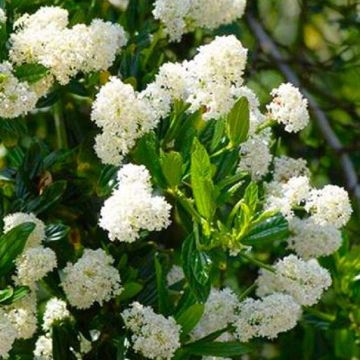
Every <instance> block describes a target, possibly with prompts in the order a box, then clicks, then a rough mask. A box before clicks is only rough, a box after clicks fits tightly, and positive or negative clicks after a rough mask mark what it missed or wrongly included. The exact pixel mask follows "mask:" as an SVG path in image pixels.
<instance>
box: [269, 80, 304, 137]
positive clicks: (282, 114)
mask: <svg viewBox="0 0 360 360" xmlns="http://www.w3.org/2000/svg"><path fill="white" fill-rule="evenodd" d="M271 95H272V96H273V97H274V99H273V101H272V102H271V103H270V104H269V105H268V106H267V110H268V112H269V116H270V118H271V119H273V120H276V121H277V122H278V123H281V124H283V125H285V130H286V131H287V132H290V133H291V132H298V131H300V130H302V129H304V128H305V127H306V125H307V124H308V123H309V113H308V109H307V100H306V99H304V98H303V96H302V95H301V93H300V91H299V89H297V88H296V87H295V86H293V85H292V84H290V83H287V84H281V85H280V86H279V87H278V88H277V89H274V90H272V92H271Z"/></svg>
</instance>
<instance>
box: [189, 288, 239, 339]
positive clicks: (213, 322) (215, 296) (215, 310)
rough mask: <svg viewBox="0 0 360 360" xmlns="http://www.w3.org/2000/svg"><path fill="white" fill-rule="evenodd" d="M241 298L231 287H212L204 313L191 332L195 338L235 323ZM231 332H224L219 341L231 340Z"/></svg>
mask: <svg viewBox="0 0 360 360" xmlns="http://www.w3.org/2000/svg"><path fill="white" fill-rule="evenodd" d="M238 307H239V300H238V298H237V296H236V295H235V294H234V292H233V291H232V290H231V289H230V288H225V289H222V290H219V289H215V288H212V289H211V292H210V295H209V297H208V299H207V300H206V303H205V309H204V314H203V316H202V317H201V319H200V321H199V323H198V324H197V325H196V327H195V329H194V330H193V331H192V332H191V334H190V335H191V337H192V338H193V339H194V340H197V339H200V338H202V337H205V336H207V335H209V334H211V333H213V332H215V331H217V330H221V329H223V328H225V327H226V326H228V325H229V324H231V323H233V322H234V321H235V320H236V318H237V316H236V312H237V309H238ZM231 339H232V335H231V334H230V333H228V332H227V333H224V334H222V335H221V336H220V338H218V339H217V340H218V341H225V340H227V341H228V340H231Z"/></svg>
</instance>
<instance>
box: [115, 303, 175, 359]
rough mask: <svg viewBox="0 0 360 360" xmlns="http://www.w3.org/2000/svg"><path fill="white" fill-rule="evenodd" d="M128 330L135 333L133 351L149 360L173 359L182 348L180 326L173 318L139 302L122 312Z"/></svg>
mask: <svg viewBox="0 0 360 360" xmlns="http://www.w3.org/2000/svg"><path fill="white" fill-rule="evenodd" d="M121 315H122V317H123V319H124V322H125V326H126V328H127V329H129V330H131V332H132V333H133V334H132V336H131V341H132V344H133V349H134V350H135V351H136V352H138V353H140V354H142V355H144V356H145V357H147V358H149V359H171V358H172V357H173V356H174V353H175V351H176V350H177V349H178V348H179V347H180V325H178V324H176V321H175V320H174V318H173V317H169V318H166V317H164V316H163V315H159V314H156V313H155V312H154V311H153V309H152V308H151V307H147V306H143V305H141V304H139V303H138V302H134V303H132V304H131V308H129V309H127V310H124V311H123V312H122V314H121Z"/></svg>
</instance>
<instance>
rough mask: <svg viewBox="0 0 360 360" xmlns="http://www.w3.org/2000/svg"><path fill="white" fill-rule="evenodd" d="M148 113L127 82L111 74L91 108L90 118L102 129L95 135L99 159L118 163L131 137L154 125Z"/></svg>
mask: <svg viewBox="0 0 360 360" xmlns="http://www.w3.org/2000/svg"><path fill="white" fill-rule="evenodd" d="M152 114H153V113H152V111H151V108H149V107H148V106H147V102H145V101H143V100H142V99H140V98H139V95H138V94H137V93H136V92H135V91H134V89H133V87H132V86H131V85H128V84H124V83H123V82H122V81H121V80H119V79H117V78H116V77H111V78H110V81H109V82H108V83H107V84H105V85H104V86H103V87H102V88H101V90H100V92H99V93H98V94H97V95H96V100H95V102H94V103H93V107H92V112H91V119H92V120H93V121H94V122H95V123H96V125H97V126H99V127H100V128H101V129H102V133H101V134H100V135H98V136H97V137H96V139H95V151H96V153H97V155H98V157H99V158H100V159H101V160H102V162H103V163H105V164H113V165H120V163H121V161H122V159H123V156H124V155H126V154H127V153H128V152H129V151H130V150H131V148H132V147H133V146H134V145H135V141H136V140H137V139H139V138H140V137H141V136H142V135H144V134H145V133H146V132H148V131H150V130H151V129H153V128H154V127H155V126H156V124H157V121H156V119H154V117H153V116H152Z"/></svg>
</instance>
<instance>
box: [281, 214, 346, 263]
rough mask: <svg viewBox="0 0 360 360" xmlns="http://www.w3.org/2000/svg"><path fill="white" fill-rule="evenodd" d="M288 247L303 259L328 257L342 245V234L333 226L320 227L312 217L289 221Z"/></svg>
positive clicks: (295, 218)
mask: <svg viewBox="0 0 360 360" xmlns="http://www.w3.org/2000/svg"><path fill="white" fill-rule="evenodd" d="M289 230H290V233H291V235H290V236H289V238H288V247H289V249H291V250H294V251H295V253H296V254H297V255H299V256H301V257H302V258H303V259H310V258H312V257H315V258H317V257H320V256H327V255H330V254H332V253H334V252H335V251H337V250H338V249H339V247H340V245H341V241H342V237H341V232H340V230H339V229H337V228H336V227H335V226H334V225H332V224H327V225H319V224H317V223H315V222H314V219H313V218H312V217H310V218H307V219H299V218H297V217H294V218H292V219H290V220H289Z"/></svg>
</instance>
